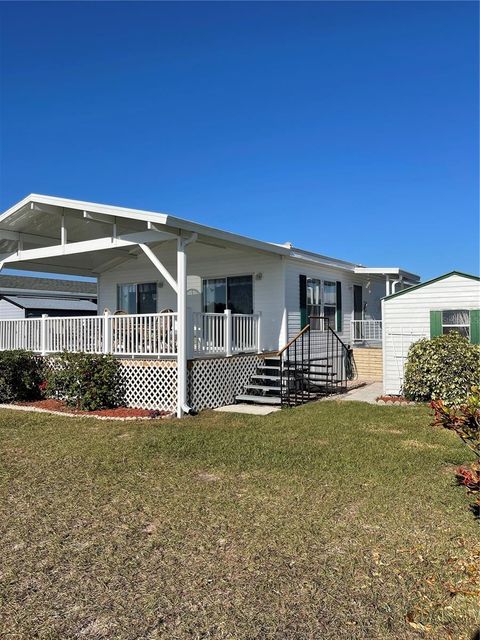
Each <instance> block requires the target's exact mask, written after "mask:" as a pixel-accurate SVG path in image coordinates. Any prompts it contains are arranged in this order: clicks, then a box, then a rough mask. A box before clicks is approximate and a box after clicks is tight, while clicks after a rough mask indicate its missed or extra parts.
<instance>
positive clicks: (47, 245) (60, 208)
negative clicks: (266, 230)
mask: <svg viewBox="0 0 480 640" xmlns="http://www.w3.org/2000/svg"><path fill="white" fill-rule="evenodd" d="M183 232H188V234H189V235H191V234H192V233H196V234H197V237H198V242H200V243H202V242H203V243H207V244H214V245H215V243H217V244H218V243H221V244H222V245H226V246H229V245H232V246H233V245H236V246H237V247H238V245H243V246H248V247H250V248H253V249H255V250H257V251H268V252H269V253H276V254H280V255H288V253H289V250H288V249H287V248H286V247H281V246H277V245H273V244H271V243H268V242H261V241H258V240H253V239H251V238H247V237H244V236H240V235H237V234H233V233H229V232H226V231H221V230H220V229H214V228H211V227H207V226H205V225H199V224H197V223H194V222H190V221H187V220H182V219H180V218H175V217H173V216H170V215H167V214H164V213H153V212H149V211H142V210H138V209H126V208H122V207H114V206H109V205H101V204H95V203H91V202H83V201H77V200H67V199H63V198H55V197H52V196H41V195H30V196H28V197H27V198H25V199H24V200H22V201H21V202H19V203H18V204H17V205H15V206H14V207H12V208H11V209H9V210H8V211H6V212H5V213H4V214H2V215H1V216H0V266H3V265H5V266H6V265H8V266H14V267H15V268H16V269H28V270H31V271H51V272H53V273H55V272H57V273H70V274H76V275H84V276H96V275H97V274H98V273H101V272H102V271H103V270H105V269H107V268H111V267H114V266H116V265H118V264H121V263H122V262H124V261H126V260H129V259H131V258H132V256H133V257H136V255H138V254H139V253H141V251H142V249H141V247H140V245H141V244H144V245H147V244H148V245H149V246H150V247H152V248H153V247H155V246H156V245H159V244H161V243H163V242H168V241H172V240H176V239H177V238H178V237H179V236H181V235H182V233H183Z"/></svg>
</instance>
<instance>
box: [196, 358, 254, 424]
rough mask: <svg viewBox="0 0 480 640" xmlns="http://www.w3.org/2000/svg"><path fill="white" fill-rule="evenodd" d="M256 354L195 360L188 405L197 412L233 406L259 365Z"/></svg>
mask: <svg viewBox="0 0 480 640" xmlns="http://www.w3.org/2000/svg"><path fill="white" fill-rule="evenodd" d="M260 360H261V358H260V356H258V355H256V354H251V355H245V356H232V357H231V358H205V359H201V360H200V359H199V360H192V362H191V367H190V369H189V376H188V395H189V404H190V406H191V407H192V409H195V411H200V410H201V409H214V408H215V407H221V406H222V405H225V404H233V402H234V401H235V396H236V395H237V394H239V393H240V392H241V391H243V388H244V386H245V385H246V384H247V383H248V381H249V380H250V376H251V375H252V374H253V373H255V370H256V368H257V367H258V365H259V364H260Z"/></svg>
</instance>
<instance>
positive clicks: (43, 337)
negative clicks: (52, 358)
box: [40, 313, 48, 356]
mask: <svg viewBox="0 0 480 640" xmlns="http://www.w3.org/2000/svg"><path fill="white" fill-rule="evenodd" d="M47 317H48V316H47V314H46V313H42V318H41V320H40V353H41V354H42V356H46V355H47Z"/></svg>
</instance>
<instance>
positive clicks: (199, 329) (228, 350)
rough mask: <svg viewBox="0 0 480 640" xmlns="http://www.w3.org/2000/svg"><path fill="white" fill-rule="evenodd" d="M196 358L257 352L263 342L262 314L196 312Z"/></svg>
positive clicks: (194, 329)
mask: <svg viewBox="0 0 480 640" xmlns="http://www.w3.org/2000/svg"><path fill="white" fill-rule="evenodd" d="M192 335H193V342H192V350H193V355H196V356H199V355H215V354H225V355H227V356H231V355H233V354H235V353H246V352H256V351H258V350H259V345H260V344H261V341H260V316H259V315H258V314H254V313H252V314H239V313H233V314H232V313H231V312H230V311H228V310H227V311H225V312H224V313H193V314H192Z"/></svg>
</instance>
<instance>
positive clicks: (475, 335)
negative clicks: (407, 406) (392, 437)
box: [382, 271, 480, 395]
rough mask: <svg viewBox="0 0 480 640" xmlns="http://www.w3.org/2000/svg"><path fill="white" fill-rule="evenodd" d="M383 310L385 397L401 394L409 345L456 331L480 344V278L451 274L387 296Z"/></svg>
mask: <svg viewBox="0 0 480 640" xmlns="http://www.w3.org/2000/svg"><path fill="white" fill-rule="evenodd" d="M382 307H383V312H382V316H383V371H384V375H383V383H384V392H385V393H386V394H392V395H398V394H400V393H401V392H402V385H403V375H404V366H405V361H406V358H407V355H408V350H409V348H410V345H411V344H412V343H414V342H416V341H417V340H419V339H420V338H432V337H434V336H438V335H442V334H444V333H448V332H450V331H458V332H459V333H461V334H462V335H464V336H465V337H466V338H468V339H469V340H470V342H473V343H475V344H479V343H480V278H479V277H478V276H473V275H468V274H466V273H460V272H458V271H452V272H451V273H446V274H445V275H443V276H440V277H438V278H434V279H433V280H429V281H427V282H422V283H421V284H418V285H416V286H413V287H410V288H409V289H406V290H404V291H399V292H398V293H395V294H393V295H390V296H387V297H386V298H384V300H383V301H382Z"/></svg>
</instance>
